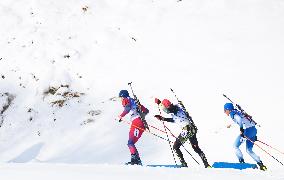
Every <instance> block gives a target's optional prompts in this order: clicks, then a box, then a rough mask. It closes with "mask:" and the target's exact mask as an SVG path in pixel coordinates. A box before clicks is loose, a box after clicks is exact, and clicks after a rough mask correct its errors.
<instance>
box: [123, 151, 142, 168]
mask: <svg viewBox="0 0 284 180" xmlns="http://www.w3.org/2000/svg"><path fill="white" fill-rule="evenodd" d="M125 164H126V165H140V166H142V162H141V159H140V157H139V155H138V154H137V153H135V154H131V161H130V162H127V163H125Z"/></svg>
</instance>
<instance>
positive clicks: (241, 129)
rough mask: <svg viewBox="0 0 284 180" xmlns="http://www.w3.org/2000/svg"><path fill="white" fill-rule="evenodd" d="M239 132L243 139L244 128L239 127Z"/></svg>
mask: <svg viewBox="0 0 284 180" xmlns="http://www.w3.org/2000/svg"><path fill="white" fill-rule="evenodd" d="M240 131H241V137H243V138H244V137H245V135H244V128H242V127H241V128H240Z"/></svg>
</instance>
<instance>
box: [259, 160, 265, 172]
mask: <svg viewBox="0 0 284 180" xmlns="http://www.w3.org/2000/svg"><path fill="white" fill-rule="evenodd" d="M257 165H259V169H260V170H262V171H266V170H267V167H266V166H265V165H264V164H263V163H262V161H259V162H258V163H257Z"/></svg>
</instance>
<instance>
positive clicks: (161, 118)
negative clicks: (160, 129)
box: [154, 115, 164, 120]
mask: <svg viewBox="0 0 284 180" xmlns="http://www.w3.org/2000/svg"><path fill="white" fill-rule="evenodd" d="M154 117H155V118H157V119H159V120H163V119H164V117H162V116H161V115H155V116H154Z"/></svg>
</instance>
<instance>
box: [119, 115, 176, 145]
mask: <svg viewBox="0 0 284 180" xmlns="http://www.w3.org/2000/svg"><path fill="white" fill-rule="evenodd" d="M121 121H122V122H124V123H127V124H129V125H130V126H133V127H135V128H137V129H139V130H142V131H144V132H148V133H150V134H152V135H153V136H156V137H158V138H160V139H163V140H165V141H168V142H169V143H173V142H172V141H170V140H167V139H165V138H163V137H162V136H159V135H157V134H155V133H152V132H150V131H149V130H146V129H143V128H141V127H138V126H136V125H133V124H132V123H130V122H128V121H126V120H123V119H121Z"/></svg>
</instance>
